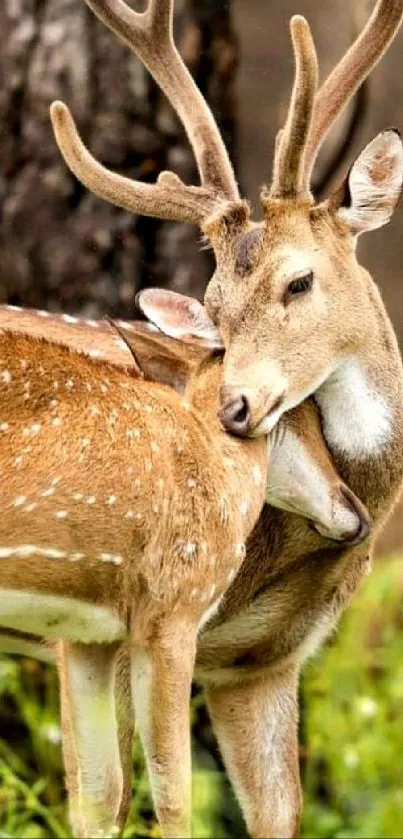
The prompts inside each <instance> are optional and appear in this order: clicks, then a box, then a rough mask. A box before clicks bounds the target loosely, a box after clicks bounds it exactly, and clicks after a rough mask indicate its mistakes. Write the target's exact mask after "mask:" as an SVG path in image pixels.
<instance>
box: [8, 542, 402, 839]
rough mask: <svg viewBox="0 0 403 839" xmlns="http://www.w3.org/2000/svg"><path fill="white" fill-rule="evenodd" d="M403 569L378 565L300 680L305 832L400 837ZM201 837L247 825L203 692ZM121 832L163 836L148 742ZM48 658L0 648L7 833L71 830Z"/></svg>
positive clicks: (199, 722) (30, 836)
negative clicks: (216, 745)
mask: <svg viewBox="0 0 403 839" xmlns="http://www.w3.org/2000/svg"><path fill="white" fill-rule="evenodd" d="M402 592H403V570H402V569H401V563H400V561H399V559H396V560H393V561H389V562H387V563H382V564H379V565H378V566H377V567H376V569H375V571H374V573H373V575H372V576H371V577H370V578H369V579H368V580H367V581H366V582H365V584H364V586H363V587H362V590H361V592H360V594H359V596H358V597H357V598H356V600H355V602H354V603H353V605H352V606H351V607H350V609H349V611H348V612H347V614H346V616H345V617H344V619H343V621H342V623H341V628H340V630H339V631H338V633H337V635H335V637H334V639H333V641H332V643H331V644H330V645H328V647H327V648H326V649H325V650H324V651H323V652H322V653H321V654H320V655H319V656H317V657H316V658H315V659H314V661H313V662H311V663H310V664H308V667H307V668H306V673H305V679H304V715H303V719H304V725H303V733H304V740H305V741H306V744H307V745H306V747H305V745H304V746H303V750H302V751H303V755H304V762H303V770H304V771H303V774H304V789H305V817H304V825H303V836H304V837H312V839H316V837H340V838H341V839H342V838H343V837H370V836H380V837H384V838H385V839H386V837H398V836H401V835H403V762H402V760H401V754H402V751H403V725H402V717H403V714H402V712H403V636H402V632H401V630H402V626H403V606H402V603H403V598H402ZM192 718H193V725H194V729H195V731H196V737H195V741H194V778H193V796H194V801H193V810H194V826H193V830H194V835H195V836H196V837H206V839H207V837H212V836H214V837H221V839H226V837H230V836H234V835H241V832H240V822H239V815H238V810H237V807H236V804H235V801H234V797H233V795H232V793H231V791H230V790H229V787H228V783H227V781H226V779H225V776H224V775H223V773H222V772H221V771H220V768H219V764H218V763H217V760H216V758H215V756H214V749H213V746H212V743H213V741H212V737H211V732H209V730H208V728H207V726H206V722H205V709H204V706H203V702H202V698H201V696H200V694H198V695H196V697H195V699H194V700H193V705H192ZM133 759H134V776H133V777H134V787H133V799H132V807H131V812H130V819H129V823H128V825H127V827H126V829H125V833H124V837H125V839H129V837H133V836H135V835H136V836H142V837H156V836H159V831H158V828H157V826H156V824H155V820H154V818H153V812H152V805H151V800H150V796H149V788H148V783H147V777H146V772H145V768H144V763H143V760H142V755H141V750H140V747H139V745H138V743H136V746H135V750H134V758H133ZM66 816H67V813H66V805H65V795H64V790H63V778H62V766H61V755H60V728H59V714H58V697H57V684H56V678H55V672H54V670H53V668H51V667H47V666H45V665H42V664H40V663H39V662H35V661H31V660H28V659H12V658H8V657H6V656H3V657H2V658H1V657H0V839H1V837H6V836H7V837H17V836H18V837H23V839H50V837H57V839H59V838H60V839H63V837H68V836H69V831H68V827H67V818H66Z"/></svg>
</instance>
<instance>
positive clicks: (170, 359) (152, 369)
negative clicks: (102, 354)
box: [108, 318, 206, 393]
mask: <svg viewBox="0 0 403 839" xmlns="http://www.w3.org/2000/svg"><path fill="white" fill-rule="evenodd" d="M108 321H109V323H110V324H111V326H112V327H113V328H114V329H116V331H117V332H118V333H119V335H120V337H121V338H122V339H123V341H124V342H125V344H126V345H127V347H128V349H129V351H130V352H131V354H132V357H133V359H134V368H133V371H134V372H135V374H136V375H137V376H138V377H139V378H142V379H146V380H147V381H151V382H158V383H159V384H165V385H170V387H173V388H174V389H175V390H177V391H178V392H179V393H182V392H183V391H184V390H185V388H186V385H187V382H188V379H189V377H190V375H191V373H192V370H193V369H194V367H195V365H196V363H197V361H198V358H196V359H195V358H194V355H195V354H194V353H193V352H192V348H191V347H186V346H185V345H183V344H181V343H180V342H179V341H173V340H172V339H170V338H167V337H166V335H163V334H162V333H161V332H158V330H155V332H154V331H152V329H151V328H150V325H149V324H147V323H141V322H139V323H128V324H127V326H126V325H125V324H124V322H123V321H119V323H116V321H114V320H112V319H111V318H108ZM205 354H206V352H205V350H204V352H203V356H204V355H205ZM198 355H200V353H198Z"/></svg>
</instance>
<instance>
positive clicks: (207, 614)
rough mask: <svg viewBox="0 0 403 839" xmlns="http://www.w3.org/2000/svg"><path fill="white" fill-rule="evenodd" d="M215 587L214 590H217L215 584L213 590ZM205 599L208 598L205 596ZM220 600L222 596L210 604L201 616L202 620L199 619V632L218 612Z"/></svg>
mask: <svg viewBox="0 0 403 839" xmlns="http://www.w3.org/2000/svg"><path fill="white" fill-rule="evenodd" d="M213 589H214V591H215V586H213V588H212V590H213ZM213 594H214V592H213ZM211 596H213V595H211ZM204 599H206V598H204ZM220 601H221V597H219V598H218V599H217V600H216V601H215V603H212V604H211V606H209V607H208V609H206V611H205V612H204V614H203V615H202V617H201V618H200V620H199V624H198V627H197V631H198V632H200V630H201V629H203V627H204V626H206V624H207V623H208V622H209V621H210V620H211V618H212V617H213V616H214V615H215V614H216V612H217V609H218V607H219V605H220Z"/></svg>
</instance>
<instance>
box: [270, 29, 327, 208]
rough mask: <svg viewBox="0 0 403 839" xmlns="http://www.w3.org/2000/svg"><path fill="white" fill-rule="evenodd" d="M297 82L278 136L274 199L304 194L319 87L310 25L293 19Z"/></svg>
mask: <svg viewBox="0 0 403 839" xmlns="http://www.w3.org/2000/svg"><path fill="white" fill-rule="evenodd" d="M291 37H292V43H293V48H294V57H295V79H294V86H293V92H292V97H291V102H290V107H289V109H288V115H287V120H286V124H285V127H284V129H283V130H282V132H281V133H279V135H278V136H277V140H276V150H275V156H274V171H273V182H272V186H271V190H270V197H271V198H293V197H295V196H297V195H299V194H301V192H302V191H303V189H302V187H303V185H302V175H303V168H304V167H303V162H304V152H305V148H306V144H307V141H308V136H309V130H310V125H311V118H312V111H313V103H314V98H315V93H316V89H317V84H318V62H317V56H316V50H315V45H314V42H313V39H312V34H311V30H310V28H309V24H308V22H307V20H305V18H303V17H301V16H300V15H295V16H294V17H293V18H292V19H291Z"/></svg>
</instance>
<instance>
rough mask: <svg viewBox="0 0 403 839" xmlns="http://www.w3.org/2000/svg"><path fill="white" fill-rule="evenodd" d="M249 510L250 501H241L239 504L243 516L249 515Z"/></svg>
mask: <svg viewBox="0 0 403 839" xmlns="http://www.w3.org/2000/svg"><path fill="white" fill-rule="evenodd" d="M248 510H249V504H248V502H247V501H241V503H240V505H239V512H240V514H241V516H247V515H248Z"/></svg>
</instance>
